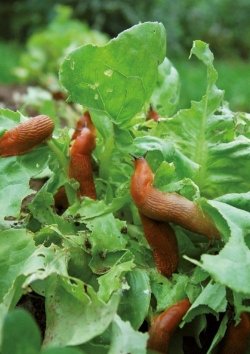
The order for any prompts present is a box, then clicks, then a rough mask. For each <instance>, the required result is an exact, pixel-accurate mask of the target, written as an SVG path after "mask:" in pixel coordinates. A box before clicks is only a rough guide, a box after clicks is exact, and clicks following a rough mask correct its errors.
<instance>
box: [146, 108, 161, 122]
mask: <svg viewBox="0 0 250 354" xmlns="http://www.w3.org/2000/svg"><path fill="white" fill-rule="evenodd" d="M159 118H160V116H159V114H158V112H157V111H155V110H154V109H153V107H152V106H151V105H150V107H149V110H148V112H147V120H150V119H152V120H154V121H155V122H158V120H159Z"/></svg>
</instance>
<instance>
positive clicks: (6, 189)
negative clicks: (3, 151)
mask: <svg viewBox="0 0 250 354" xmlns="http://www.w3.org/2000/svg"><path fill="white" fill-rule="evenodd" d="M48 154H49V151H48V148H47V147H38V148H36V149H35V150H33V151H31V152H29V153H27V154H26V155H22V156H13V157H6V158H0V170H1V174H2V177H1V180H0V199H1V200H5V202H4V203H2V206H1V211H0V220H3V219H4V218H5V217H9V216H12V217H18V216H19V213H20V208H21V204H22V200H23V199H24V198H25V197H26V196H27V195H30V194H33V193H35V192H34V191H33V190H32V189H30V186H29V181H30V179H31V177H35V176H36V175H38V174H39V173H41V172H42V171H43V170H44V169H45V168H46V166H47V163H48ZM6 195H8V198H6Z"/></svg>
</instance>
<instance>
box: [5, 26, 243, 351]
mask: <svg viewBox="0 0 250 354" xmlns="http://www.w3.org/2000/svg"><path fill="white" fill-rule="evenodd" d="M145 38H147V41H145ZM165 41H166V35H165V30H164V27H163V25H162V24H160V23H157V22H146V23H141V24H139V25H136V26H134V27H132V28H130V29H128V30H126V31H124V32H123V33H121V34H120V35H119V36H118V37H117V38H115V39H113V40H111V41H109V42H108V43H107V44H105V45H102V46H96V45H93V44H87V45H85V46H82V47H80V48H77V49H75V50H74V51H72V52H71V53H70V54H68V56H67V57H66V58H65V59H64V61H63V62H62V64H61V67H60V80H61V83H62V85H63V86H64V88H65V90H66V91H67V93H68V100H72V101H73V102H74V103H78V104H80V105H83V106H84V109H86V108H87V109H88V110H89V112H90V115H91V117H92V120H93V122H94V125H95V127H96V129H97V146H96V149H95V150H94V161H95V165H96V166H98V168H97V169H96V170H95V184H96V189H97V197H98V198H97V200H92V199H89V198H86V197H82V198H80V199H78V198H77V195H76V188H77V185H76V183H75V182H74V181H73V180H71V179H69V177H68V175H67V170H68V148H69V144H70V136H71V133H72V130H70V129H69V128H67V127H65V128H64V129H61V128H60V126H59V125H57V127H56V130H55V132H54V135H53V139H51V140H49V141H48V142H47V144H44V145H42V146H39V147H37V148H36V149H34V150H33V151H31V152H29V153H27V154H26V155H23V156H16V157H9V158H1V159H0V168H1V172H2V176H3V178H2V179H1V191H2V196H1V198H2V200H3V201H4V202H3V204H2V205H3V207H2V210H1V213H0V230H1V231H0V246H1V247H0V259H1V262H0V290H1V292H0V295H1V297H0V327H1V329H2V330H0V333H1V335H2V338H1V341H0V343H1V350H2V353H3V354H5V353H7V352H8V351H9V350H11V352H13V353H15V350H16V343H17V342H18V343H19V344H20V347H21V348H24V350H26V352H27V353H34V354H35V353H39V352H41V353H44V354H45V353H51V354H52V353H57V350H59V349H58V348H63V349H60V350H61V352H62V353H64V352H65V353H69V354H70V353H72V354H73V353H77V352H80V353H88V354H91V353H103V354H117V353H118V352H119V353H124V354H126V353H132V354H139V353H140V354H146V353H147V349H146V343H147V338H148V334H147V333H142V332H141V331H140V328H141V326H142V324H143V322H144V321H146V322H148V323H150V321H151V318H152V316H154V315H155V314H157V313H159V312H161V311H162V310H164V309H165V308H167V307H169V306H171V305H173V304H174V303H176V302H177V301H179V300H181V299H183V298H184V297H188V298H189V299H190V302H191V303H192V306H191V308H190V310H189V311H188V312H187V314H186V316H185V317H184V319H183V322H182V327H184V328H183V330H180V329H178V330H177V332H176V333H175V334H174V336H173V340H174V341H175V343H177V347H176V348H180V347H181V345H182V340H183V337H185V336H186V334H187V333H188V335H189V336H192V337H194V339H195V340H196V342H197V345H198V346H199V343H200V337H201V336H200V335H201V333H202V332H203V333H204V332H205V331H206V330H207V327H206V326H207V324H206V315H207V314H209V315H210V316H212V317H213V318H214V320H215V321H219V320H221V318H222V317H223V320H222V321H221V322H220V324H219V322H218V326H217V328H218V330H217V332H216V333H215V335H214V338H213V339H212V342H211V343H209V346H210V348H209V347H207V348H206V349H207V350H209V351H212V350H214V349H215V348H216V346H217V344H218V343H219V341H220V340H221V339H222V338H223V336H224V334H225V330H226V325H227V323H228V321H229V319H230V318H229V317H230V316H229V313H230V311H229V309H232V308H234V314H235V319H236V320H237V321H238V320H239V318H240V314H241V313H242V312H243V311H248V312H249V311H250V308H249V304H248V300H249V297H250V287H249V280H250V279H249V272H248V267H249V263H250V250H249V247H250V242H249V230H250V206H249V199H250V198H249V190H250V182H249V178H248V176H249V153H250V130H249V115H248V114H245V113H240V114H239V113H235V112H233V111H231V110H230V109H229V108H228V106H227V104H226V103H225V101H224V93H223V91H222V90H220V89H219V88H218V87H217V72H216V70H215V68H214V64H213V60H214V57H213V54H212V52H211V51H210V49H209V46H208V45H207V44H206V43H204V42H203V41H200V40H198V41H195V42H194V43H193V47H192V50H191V54H192V56H193V57H195V58H196V60H197V59H198V60H199V61H200V62H201V63H202V64H203V65H204V66H205V67H206V71H207V81H206V83H205V90H204V92H203V93H202V95H201V97H200V98H199V100H198V101H192V102H191V105H190V107H189V108H186V109H182V110H178V92H179V76H178V74H177V72H176V70H175V68H174V67H173V65H172V63H171V62H169V61H168V60H167V59H165ZM145 68H146V69H145ZM110 90H114V92H113V94H110V93H111V92H110ZM166 97H167V99H169V100H170V102H171V104H169V102H166ZM150 104H152V105H155V106H156V107H157V108H158V109H159V112H160V113H161V117H160V119H159V121H158V122H155V121H153V120H147V119H146V118H147V112H148V109H149V106H150ZM0 118H1V119H0V123H1V131H2V132H3V131H4V130H6V129H9V128H10V127H13V126H15V125H17V124H18V123H19V122H20V121H22V120H23V119H24V117H23V116H22V114H21V113H20V112H12V111H9V110H5V109H1V111H0ZM74 119H75V117H70V118H68V121H69V122H70V120H71V123H72V121H74ZM131 155H133V156H142V155H146V158H147V160H148V162H149V164H150V166H151V167H152V169H153V171H154V172H155V175H156V178H155V185H156V187H158V188H160V189H162V190H164V191H171V192H178V193H180V194H182V195H183V196H186V197H187V198H189V199H191V200H194V201H195V202H196V203H198V205H199V206H200V208H201V209H202V210H203V211H204V212H205V213H206V214H207V215H209V217H210V218H211V219H212V220H213V222H214V223H215V225H216V227H217V228H218V230H219V232H220V235H221V239H220V240H218V241H214V242H209V241H208V240H207V239H205V237H203V236H200V235H197V234H194V233H192V232H189V231H187V230H185V229H183V228H181V227H177V226H175V225H173V227H174V229H175V232H176V234H177V238H178V247H179V253H180V264H179V267H178V271H177V272H176V273H175V274H173V276H172V278H170V279H166V278H165V277H163V276H162V275H161V274H159V273H158V272H157V270H156V268H155V265H154V262H153V258H152V252H151V250H150V249H149V247H148V245H147V242H146V241H145V239H144V236H143V231H142V227H141V224H140V219H139V215H138V212H137V209H136V208H135V206H134V204H133V202H132V200H131V196H130V188H129V185H130V178H131V175H132V173H133V163H132V161H131ZM31 178H32V179H38V178H44V179H45V180H44V184H43V186H42V188H41V189H40V190H39V191H37V192H35V191H32V190H31V188H30V186H29V181H30V179H31ZM10 184H11V188H10V187H9V185H10ZM62 185H64V186H65V188H66V190H67V194H68V195H69V196H70V205H69V207H68V208H67V209H66V210H65V211H64V213H63V214H62V215H59V214H57V212H56V208H55V203H54V197H53V196H54V195H55V193H56V191H57V190H58V188H59V187H60V186H62ZM6 194H8V198H6ZM28 196H29V199H28V200H27V199H26V205H23V200H24V199H25V198H26V197H28ZM30 293H36V294H39V296H41V297H43V298H44V301H45V314H46V329H45V336H44V338H43V348H42V349H41V338H40V335H39V331H38V329H37V327H36V325H35V324H34V321H33V320H32V319H31V318H30V316H29V315H28V314H27V313H24V312H23V311H13V309H14V308H15V307H16V305H17V304H18V302H19V300H20V299H21V297H22V295H23V294H26V295H27V296H29V294H30ZM230 320H231V319H230ZM20 323H23V328H20V327H21V325H20ZM25 329H27V331H24V330H25ZM12 331H13V333H14V335H15V338H16V342H12V341H11V339H10V336H9V333H10V332H12ZM185 331H186V332H185ZM19 332H20V333H19ZM24 332H25V333H27V332H30V333H32V334H33V336H32V340H29V341H28V342H27V339H26V337H25V334H24ZM176 348H174V349H173V350H174V351H173V350H171V351H170V353H175V354H176V353H178V354H179V353H182V349H177V350H176Z"/></svg>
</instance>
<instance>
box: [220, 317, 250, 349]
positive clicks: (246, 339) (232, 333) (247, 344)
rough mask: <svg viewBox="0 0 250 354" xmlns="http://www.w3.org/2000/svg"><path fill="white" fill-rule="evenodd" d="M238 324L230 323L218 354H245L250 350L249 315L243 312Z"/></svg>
mask: <svg viewBox="0 0 250 354" xmlns="http://www.w3.org/2000/svg"><path fill="white" fill-rule="evenodd" d="M240 318H241V321H240V323H239V324H238V325H237V326H235V325H234V323H231V324H230V325H229V326H228V328H227V331H226V334H225V337H224V339H223V341H222V343H221V345H220V349H219V353H220V354H245V353H246V351H247V349H250V314H249V313H247V312H243V313H242V314H241V316H240ZM219 353H218V354H219Z"/></svg>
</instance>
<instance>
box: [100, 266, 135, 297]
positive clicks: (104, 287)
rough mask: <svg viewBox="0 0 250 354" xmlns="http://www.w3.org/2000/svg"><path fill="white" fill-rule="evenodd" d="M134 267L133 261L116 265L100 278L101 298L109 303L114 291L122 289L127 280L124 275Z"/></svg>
mask: <svg viewBox="0 0 250 354" xmlns="http://www.w3.org/2000/svg"><path fill="white" fill-rule="evenodd" d="M134 266H135V264H134V262H133V261H128V262H124V263H120V264H116V265H114V266H113V267H112V268H111V269H110V270H109V271H108V272H107V273H106V274H104V275H102V276H101V277H99V278H98V283H99V285H100V287H99V290H98V296H99V298H100V299H102V300H103V301H105V302H107V301H108V299H109V298H110V296H111V294H112V293H113V292H114V291H116V290H119V289H122V288H123V282H124V280H125V279H124V274H125V273H127V272H130V271H131V270H132V269H133V268H134ZM126 287H127V284H125V288H126Z"/></svg>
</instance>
